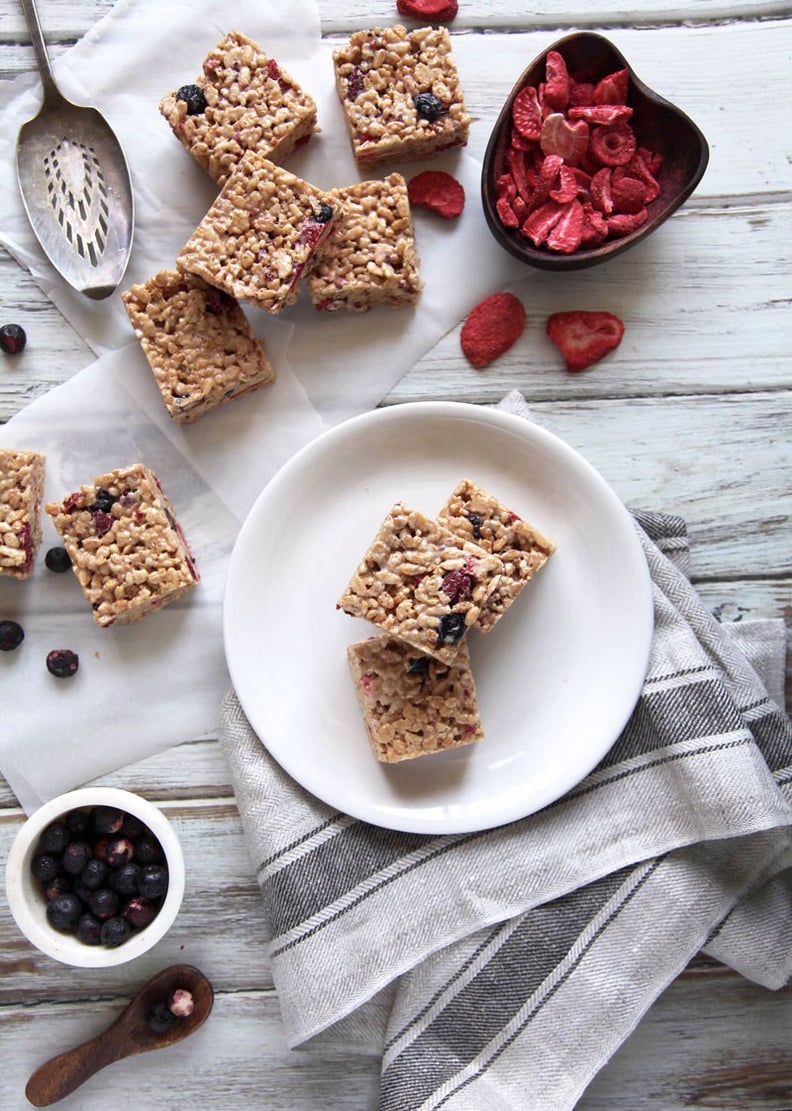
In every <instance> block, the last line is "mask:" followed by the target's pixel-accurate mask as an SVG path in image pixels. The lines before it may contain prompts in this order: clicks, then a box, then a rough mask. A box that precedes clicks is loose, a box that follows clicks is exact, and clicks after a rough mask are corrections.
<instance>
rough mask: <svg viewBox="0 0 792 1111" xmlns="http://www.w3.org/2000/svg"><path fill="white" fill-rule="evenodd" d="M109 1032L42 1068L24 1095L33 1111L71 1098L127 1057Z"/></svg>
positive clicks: (38, 1069)
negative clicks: (91, 1078)
mask: <svg viewBox="0 0 792 1111" xmlns="http://www.w3.org/2000/svg"><path fill="white" fill-rule="evenodd" d="M107 1034H108V1031H107V1030H105V1031H104V1033H102V1034H99V1035H98V1036H97V1037H95V1038H91V1040H90V1041H87V1042H83V1043H82V1045H76V1046H74V1048H73V1049H67V1050H66V1052H65V1053H60V1054H59V1055H58V1056H57V1057H53V1058H51V1060H49V1061H46V1062H45V1063H44V1064H43V1065H40V1066H39V1067H38V1068H37V1069H36V1071H35V1072H34V1073H33V1075H32V1076H31V1077H30V1080H28V1082H27V1087H26V1088H25V1095H26V1096H27V1098H28V1100H29V1101H30V1102H31V1103H32V1104H33V1106H34V1107H49V1105H50V1104H51V1103H57V1102H58V1100H60V1099H63V1097H64V1096H68V1095H69V1094H70V1093H71V1092H73V1091H74V1090H75V1089H76V1088H79V1087H80V1085H81V1084H84V1083H85V1081H86V1080H88V1078H89V1077H91V1076H93V1075H94V1073H96V1072H99V1070H100V1069H103V1068H104V1067H105V1065H111V1064H112V1063H113V1061H117V1060H118V1059H119V1058H120V1057H123V1056H124V1053H123V1050H122V1048H121V1045H120V1044H119V1041H118V1040H117V1039H114V1038H108V1037H107V1036H106V1035H107Z"/></svg>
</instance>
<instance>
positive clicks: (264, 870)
mask: <svg viewBox="0 0 792 1111" xmlns="http://www.w3.org/2000/svg"><path fill="white" fill-rule="evenodd" d="M501 405H502V406H503V407H504V408H510V409H511V410H512V411H518V412H519V411H523V410H522V407H521V406H522V405H524V402H522V399H521V398H520V397H519V395H516V396H515V395H510V396H509V397H508V398H506V399H504V402H502V403H501ZM633 516H634V520H635V523H636V528H637V530H638V533H639V536H640V538H641V542H642V544H643V548H644V551H645V554H646V559H647V562H648V565H649V569H650V573H651V577H652V582H653V589H654V607H655V634H654V641H653V648H652V653H651V660H650V665H649V670H648V674H647V677H646V680H645V683H644V687H643V691H642V694H641V696H640V699H639V701H638V703H637V705H636V707H635V710H634V712H633V714H632V716H631V718H630V720H629V722H628V724H627V726H626V727H625V729H624V731H623V733H622V734H621V736H620V737H619V738H618V740H617V741H616V743H615V744H614V746H613V748H612V749H611V751H610V752H609V753H608V755H607V756H606V757H605V759H604V760H603V761H602V762H601V764H600V765H599V766H598V767H597V768H596V769H595V770H594V771H593V772H592V773H591V774H590V775H588V776H587V777H586V778H585V779H584V780H583V781H582V782H581V783H580V784H578V786H577V787H576V788H574V789H573V790H572V791H570V792H569V793H568V794H567V795H566V796H564V797H563V798H561V799H559V800H558V801H557V802H555V803H553V804H552V805H551V806H548V807H547V808H545V809H544V810H542V811H541V812H539V813H537V814H534V815H532V816H530V817H527V818H524V819H522V820H520V821H516V822H513V823H510V824H509V825H506V826H502V827H500V828H498V829H494V830H489V831H484V832H478V833H465V834H459V835H448V836H442V837H433V836H424V835H415V834H404V833H395V832H393V831H390V830H385V829H380V828H378V827H375V826H372V825H369V824H367V823H364V822H360V821H357V820H355V819H353V818H351V817H349V816H348V815H345V814H342V813H338V812H336V811H334V810H333V809H331V808H330V807H328V806H326V805H325V804H324V803H322V802H320V801H319V800H318V799H316V798H314V797H313V796H311V795H309V794H308V793H306V792H305V791H304V790H303V789H302V788H301V787H300V786H299V785H298V784H296V783H295V782H294V781H293V780H291V779H290V778H289V777H288V776H287V775H286V773H285V772H284V771H283V770H282V769H281V768H280V767H279V765H278V764H277V763H276V762H275V761H274V760H273V759H272V758H271V757H270V756H269V754H268V753H267V751H266V749H265V748H264V746H263V745H262V744H261V742H260V741H259V739H258V738H257V737H256V735H255V734H254V733H253V731H252V729H251V728H250V726H249V724H248V722H247V720H246V718H245V716H244V713H243V711H242V709H241V707H240V705H239V702H238V700H237V698H236V695H235V694H234V692H233V691H231V692H230V693H229V694H228V696H227V697H226V699H225V702H224V705H223V710H222V724H221V744H222V746H223V750H224V753H225V755H226V758H227V760H228V764H229V767H230V769H231V774H232V778H233V783H234V789H235V793H236V798H237V802H238V805H239V810H240V814H241V817H242V822H243V826H244V829H245V833H246V837H247V842H248V846H249V850H250V854H251V859H252V862H253V865H254V868H255V871H256V876H257V879H258V882H259V884H260V887H261V891H262V895H263V906H264V914H265V920H266V924H267V929H268V933H269V936H270V939H271V940H270V955H271V961H272V974H273V978H274V982H275V985H276V987H277V989H278V994H279V999H280V1004H281V1008H282V1014H283V1020H284V1024H285V1028H286V1033H287V1037H288V1040H289V1044H290V1045H292V1046H297V1045H301V1044H303V1043H306V1042H308V1041H309V1039H310V1040H311V1044H312V1045H317V1046H328V1045H339V1046H345V1047H346V1048H347V1049H349V1050H350V1051H354V1050H355V1049H357V1050H361V1051H369V1052H371V1051H377V1052H381V1053H382V1075H381V1102H380V1108H381V1109H382V1111H418V1109H421V1111H429V1109H434V1108H440V1107H442V1108H446V1109H449V1111H499V1109H504V1111H506V1109H508V1111H513V1109H514V1108H517V1107H519V1108H522V1109H525V1111H531V1109H540V1111H561V1109H565V1108H571V1107H573V1106H574V1105H575V1103H576V1102H577V1100H578V1099H579V1098H580V1096H581V1095H582V1093H583V1090H584V1089H585V1087H586V1085H587V1084H588V1083H589V1082H590V1081H591V1079H592V1078H593V1077H594V1075H595V1074H596V1073H597V1071H598V1070H599V1069H600V1068H601V1067H602V1066H603V1065H604V1064H605V1062H606V1061H607V1060H608V1059H609V1058H610V1057H611V1056H612V1054H613V1053H614V1052H615V1051H616V1049H617V1048H618V1047H619V1046H620V1045H621V1043H622V1042H623V1041H624V1040H625V1038H626V1037H627V1036H628V1035H629V1034H630V1032H631V1031H632V1030H633V1029H634V1027H635V1026H636V1024H637V1023H638V1021H639V1020H640V1018H641V1016H642V1015H643V1014H644V1013H645V1011H646V1010H647V1008H648V1007H649V1006H650V1005H651V1003H652V1002H653V1001H654V1000H655V999H656V998H657V996H658V995H659V994H660V992H662V991H663V989H664V988H665V987H666V986H667V985H668V984H669V983H670V982H671V981H672V980H673V979H674V977H675V976H677V975H678V974H679V973H680V972H681V971H682V969H683V968H684V967H685V965H686V964H687V962H688V961H689V960H690V959H691V958H692V957H693V956H694V955H695V954H696V953H697V952H698V951H699V950H700V949H702V948H705V949H706V951H707V952H708V953H710V954H711V955H712V956H714V957H716V958H717V959H719V960H720V961H723V962H724V963H726V964H729V965H730V966H732V967H733V968H735V969H737V970H739V971H740V972H741V973H742V974H743V975H745V976H747V977H749V978H751V979H752V980H754V981H756V982H758V983H760V984H763V985H764V986H766V987H768V988H779V987H781V986H782V985H784V984H785V983H786V982H787V981H788V979H789V978H790V976H792V946H790V945H789V938H790V937H791V936H792V729H790V722H789V719H788V718H787V717H786V715H785V713H784V712H783V710H781V709H780V708H779V704H780V705H783V664H784V652H785V635H784V627H783V624H782V622H781V621H755V622H740V623H733V624H731V625H720V624H719V623H718V622H717V621H716V620H715V619H714V618H713V616H712V615H711V614H710V613H708V612H707V611H706V610H705V608H704V606H703V605H702V602H701V600H700V599H699V597H698V595H697V594H696V592H695V591H694V589H693V588H692V586H691V584H690V582H689V580H688V578H687V575H686V570H687V565H688V555H689V551H688V544H687V537H686V529H685V524H684V522H683V521H682V520H681V519H680V518H678V517H673V516H666V515H662V514H657V513H647V512H635V513H634V514H633ZM769 690H770V691H772V693H773V694H774V695H775V697H776V701H774V700H773V698H771V697H770V695H769V693H768V691H769Z"/></svg>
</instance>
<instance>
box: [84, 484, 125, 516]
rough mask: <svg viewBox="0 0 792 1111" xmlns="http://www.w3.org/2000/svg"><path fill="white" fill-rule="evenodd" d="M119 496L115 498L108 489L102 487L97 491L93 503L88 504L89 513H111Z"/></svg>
mask: <svg viewBox="0 0 792 1111" xmlns="http://www.w3.org/2000/svg"><path fill="white" fill-rule="evenodd" d="M117 501H118V498H114V497H113V495H112V494H111V493H110V492H109V491H108V490H103V489H102V488H101V487H100V488H99V489H98V490H97V491H96V497H95V498H94V500H93V504H92V505H89V506H88V512H89V513H109V512H110V510H111V509H112V508H113V506H114V505H115V503H116V502H117Z"/></svg>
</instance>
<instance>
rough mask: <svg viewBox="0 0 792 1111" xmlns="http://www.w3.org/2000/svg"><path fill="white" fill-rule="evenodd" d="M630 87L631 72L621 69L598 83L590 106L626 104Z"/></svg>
mask: <svg viewBox="0 0 792 1111" xmlns="http://www.w3.org/2000/svg"><path fill="white" fill-rule="evenodd" d="M629 85H630V73H629V70H626V69H619V70H616V72H615V73H609V74H608V75H607V76H606V77H603V78H602V80H601V81H598V82H597V84H596V86H595V88H594V96H593V97H592V98H591V100H590V101H589V103H590V104H626V103H627V90H628V88H629Z"/></svg>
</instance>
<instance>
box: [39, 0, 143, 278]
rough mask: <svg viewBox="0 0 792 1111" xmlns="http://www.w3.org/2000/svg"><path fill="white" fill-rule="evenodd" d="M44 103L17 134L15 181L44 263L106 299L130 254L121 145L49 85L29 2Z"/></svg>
mask: <svg viewBox="0 0 792 1111" xmlns="http://www.w3.org/2000/svg"><path fill="white" fill-rule="evenodd" d="M20 4H21V6H22V11H23V12H24V14H25V20H26V21H27V25H28V31H29V33H30V37H31V40H32V45H33V51H34V53H35V55H36V64H37V65H38V69H39V73H40V74H41V84H42V88H43V91H44V100H43V103H42V106H41V109H40V111H39V113H38V115H37V116H35V117H34V118H33V119H32V120H29V121H28V122H27V123H26V124H23V126H22V127H21V128H20V131H19V138H18V140H17V177H18V179H19V190H20V192H21V194H22V201H23V203H24V205H25V211H26V212H27V215H28V219H29V220H30V223H31V225H32V227H33V231H34V232H35V233H36V236H37V238H38V241H39V243H40V244H41V246H42V247H43V248H44V251H45V253H46V255H47V258H48V259H49V260H50V262H51V263H52V265H53V266H54V267H55V269H56V270H57V271H58V272H59V273H60V274H61V275H62V277H64V278H65V279H66V281H67V282H68V283H69V285H71V286H73V287H74V289H76V290H78V291H79V292H80V293H84V294H85V296H86V297H91V298H93V299H94V300H101V299H102V298H103V297H109V296H110V294H111V293H112V292H113V291H114V290H115V288H116V287H117V285H118V283H119V282H120V281H121V278H122V276H123V273H124V270H125V269H126V265H127V261H128V259H129V252H130V250H131V248H132V235H133V229H134V222H135V215H134V213H135V206H134V199H133V196H132V185H131V182H130V179H129V169H128V167H127V163H126V159H125V157H124V152H123V150H122V149H121V144H120V143H119V141H118V139H117V138H116V136H115V134H114V132H113V131H112V130H111V128H110V125H109V124H108V123H107V121H106V120H105V118H104V117H103V116H102V115H100V113H99V112H98V111H97V110H96V109H95V108H88V107H84V106H82V105H77V104H72V102H71V101H69V100H67V99H66V98H65V97H64V96H63V95H62V94H61V92H60V90H59V89H58V87H57V85H56V84H55V79H54V77H53V75H52V69H51V68H50V62H49V57H48V56H47V49H46V47H45V45H44V36H43V35H42V33H41V24H40V23H39V18H38V12H37V11H36V5H35V3H34V0H20Z"/></svg>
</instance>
